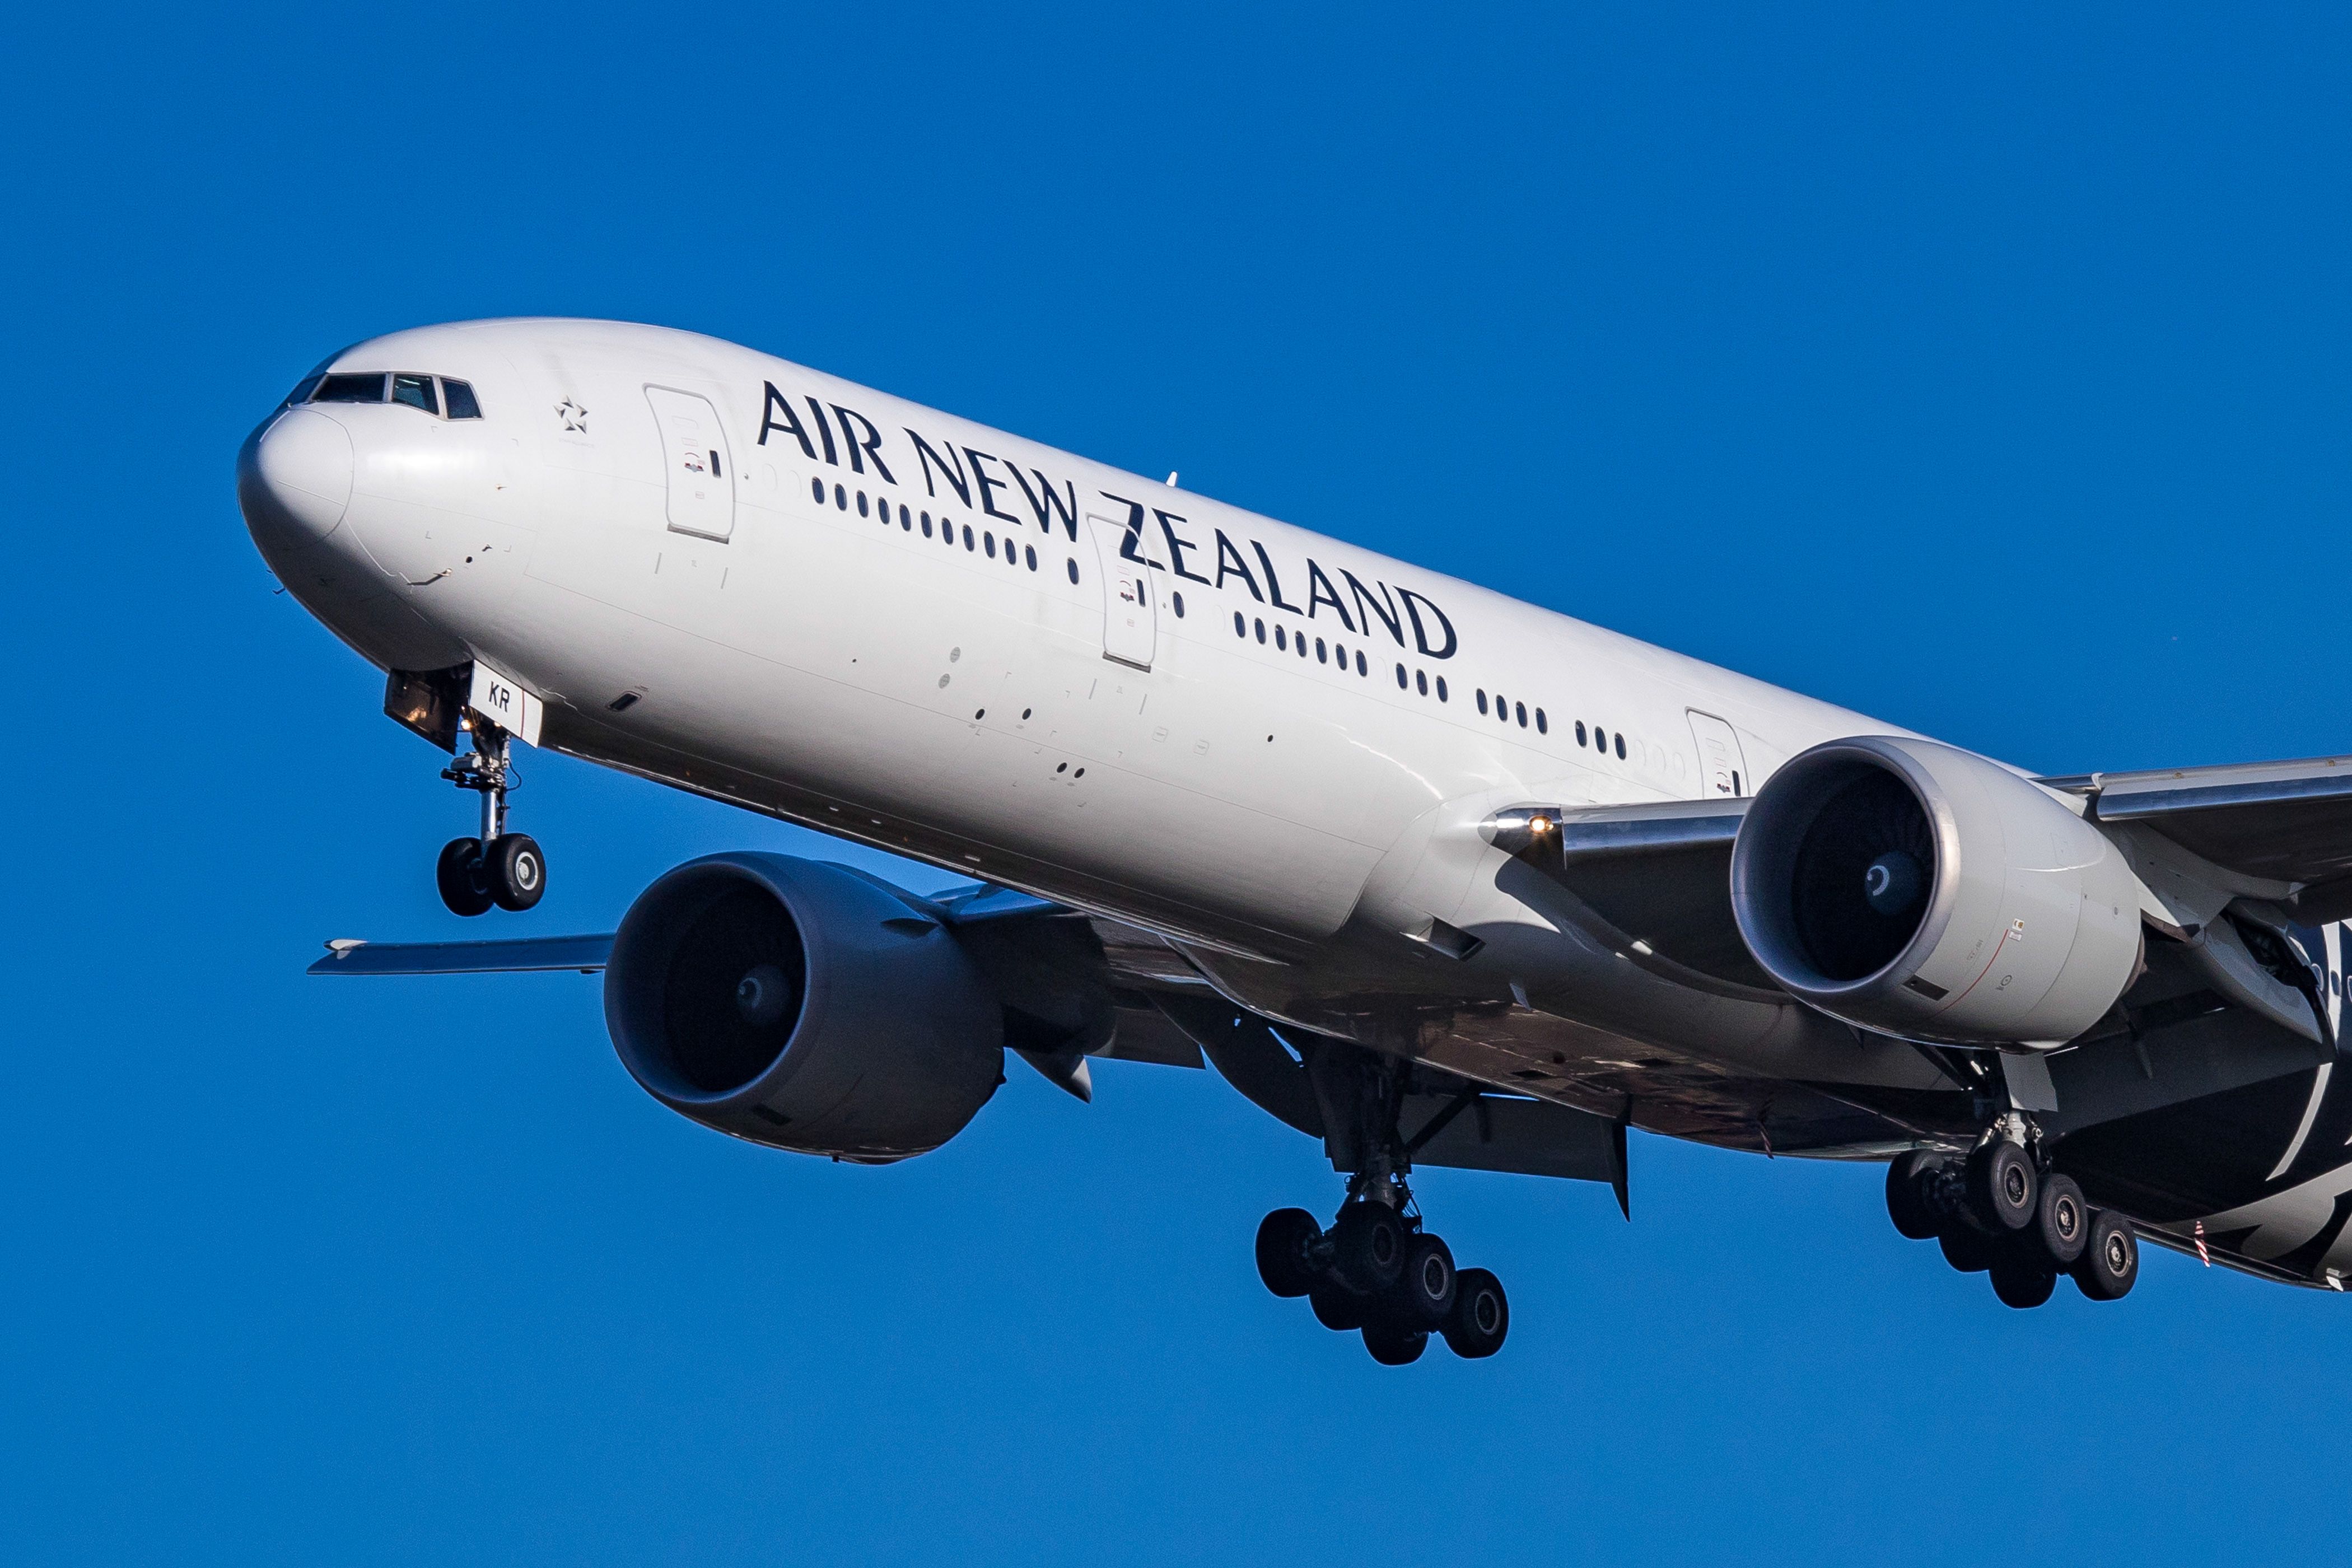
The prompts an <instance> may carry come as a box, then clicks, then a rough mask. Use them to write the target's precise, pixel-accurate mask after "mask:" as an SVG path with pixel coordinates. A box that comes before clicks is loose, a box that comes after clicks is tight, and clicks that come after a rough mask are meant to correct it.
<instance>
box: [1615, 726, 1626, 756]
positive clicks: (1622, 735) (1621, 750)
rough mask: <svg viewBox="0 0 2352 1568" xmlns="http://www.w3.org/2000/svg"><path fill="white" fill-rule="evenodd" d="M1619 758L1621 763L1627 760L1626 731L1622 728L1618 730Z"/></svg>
mask: <svg viewBox="0 0 2352 1568" xmlns="http://www.w3.org/2000/svg"><path fill="white" fill-rule="evenodd" d="M1617 760H1618V761H1619V762H1621V763H1622V762H1623V761H1624V760H1625V731H1622V730H1620V731H1617Z"/></svg>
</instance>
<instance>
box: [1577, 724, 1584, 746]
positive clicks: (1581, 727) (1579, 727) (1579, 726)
mask: <svg viewBox="0 0 2352 1568" xmlns="http://www.w3.org/2000/svg"><path fill="white" fill-rule="evenodd" d="M1576 743H1577V744H1578V745H1582V744H1584V721H1583V720H1581V719H1579V720H1578V721H1576Z"/></svg>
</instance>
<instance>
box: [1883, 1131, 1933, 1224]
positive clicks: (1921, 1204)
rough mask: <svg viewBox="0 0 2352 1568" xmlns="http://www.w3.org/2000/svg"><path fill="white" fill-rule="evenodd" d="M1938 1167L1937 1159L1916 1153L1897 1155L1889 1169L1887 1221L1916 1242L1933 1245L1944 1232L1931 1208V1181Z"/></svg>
mask: <svg viewBox="0 0 2352 1568" xmlns="http://www.w3.org/2000/svg"><path fill="white" fill-rule="evenodd" d="M1937 1163H1938V1162H1937V1157H1936V1156H1935V1155H1933V1154H1930V1153H1928V1152H1927V1151H1926V1150H1924V1149H1914V1150H1912V1151H1911V1152H1908V1153H1906V1154H1898V1155H1896V1156H1895V1163H1893V1164H1891V1165H1889V1166H1887V1167H1886V1217H1887V1218H1889V1219H1891V1220H1893V1221H1894V1222H1895V1231H1896V1233H1897V1234H1899V1235H1901V1236H1903V1237H1907V1238H1908V1239H1910V1240H1912V1241H1933V1240H1934V1239H1935V1238H1936V1232H1937V1229H1938V1228H1940V1227H1939V1226H1937V1219H1936V1215H1935V1214H1934V1213H1933V1212H1932V1211H1931V1210H1930V1209H1929V1208H1928V1207H1927V1192H1926V1186H1927V1176H1928V1175H1929V1174H1930V1173H1933V1172H1934V1171H1935V1169H1936V1167H1937Z"/></svg>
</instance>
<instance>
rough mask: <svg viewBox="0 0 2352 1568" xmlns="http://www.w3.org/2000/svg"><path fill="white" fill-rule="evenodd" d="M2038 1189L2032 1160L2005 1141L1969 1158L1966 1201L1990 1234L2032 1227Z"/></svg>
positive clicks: (1990, 1145) (1996, 1142) (1998, 1141)
mask: <svg viewBox="0 0 2352 1568" xmlns="http://www.w3.org/2000/svg"><path fill="white" fill-rule="evenodd" d="M2040 1185H2041V1184H2040V1183H2039V1182H2038V1181H2036V1180H2035V1179H2034V1173H2033V1161H2032V1157H2031V1156H2029V1155H2028V1154H2027V1153H2026V1152H2025V1151H2024V1150H2023V1149H2022V1148H2021V1147H2019V1146H2018V1145H2017V1144H2015V1143H2012V1142H2010V1141H2009V1140H2008V1139H2006V1138H1996V1139H1994V1140H1993V1141H1992V1142H1990V1143H1987V1144H1986V1145H1985V1146H1984V1147H1983V1148H1981V1149H1979V1150H1978V1151H1977V1152H1975V1153H1974V1154H1971V1155H1970V1156H1969V1201H1970V1203H1971V1205H1973V1206H1974V1207H1975V1209H1976V1211H1977V1217H1978V1218H1979V1220H1980V1221H1982V1222H1983V1224H1984V1226H1985V1227H1986V1228H1987V1229H1989V1230H1993V1231H2017V1230H2023V1229H2024V1228H2025V1227H2026V1226H2029V1225H2031V1224H2032V1223H2033V1205H2034V1200H2035V1199H2036V1198H2038V1197H2039V1196H2040V1195H2041V1194H2040V1193H2039V1192H2038V1190H2037V1189H2038V1188H2039V1187H2040Z"/></svg>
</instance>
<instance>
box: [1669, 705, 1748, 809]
mask: <svg viewBox="0 0 2352 1568" xmlns="http://www.w3.org/2000/svg"><path fill="white" fill-rule="evenodd" d="M1685 711H1686V712H1688V713H1689V715H1690V727H1691V738H1692V739H1693V740H1695V741H1696V742H1698V787H1699V794H1700V795H1753V794H1755V793H1756V781H1755V780H1754V779H1751V778H1749V777H1748V763H1747V762H1746V760H1745V759H1744V758H1743V757H1742V756H1741V755H1740V752H1739V735H1738V731H1735V730H1733V729H1732V727H1731V726H1730V725H1728V724H1727V723H1725V722H1724V721H1722V720H1720V719H1718V718H1717V717H1716V716H1715V715H1714V714H1712V713H1702V712H1700V711H1699V710H1697V709H1696V708H1692V709H1687V710H1685Z"/></svg>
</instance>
